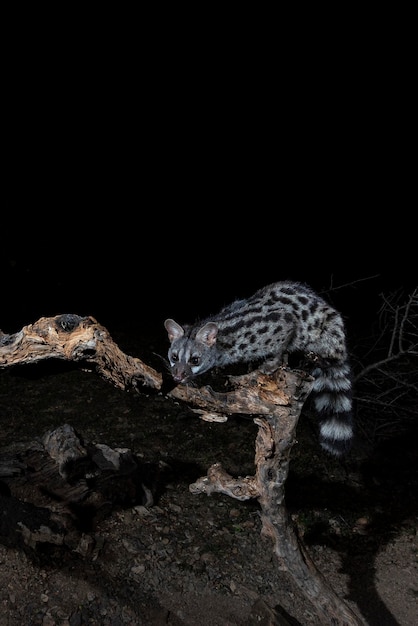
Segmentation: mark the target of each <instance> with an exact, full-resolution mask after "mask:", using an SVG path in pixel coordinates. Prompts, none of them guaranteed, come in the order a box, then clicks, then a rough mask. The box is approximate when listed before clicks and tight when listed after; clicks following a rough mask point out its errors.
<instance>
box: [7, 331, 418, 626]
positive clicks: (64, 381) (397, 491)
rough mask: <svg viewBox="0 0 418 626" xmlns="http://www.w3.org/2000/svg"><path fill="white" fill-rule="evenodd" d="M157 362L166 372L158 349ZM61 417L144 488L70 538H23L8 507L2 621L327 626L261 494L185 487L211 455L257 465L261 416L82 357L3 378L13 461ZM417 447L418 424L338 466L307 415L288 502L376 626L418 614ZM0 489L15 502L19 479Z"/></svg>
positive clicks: (124, 342) (311, 547) (129, 347)
mask: <svg viewBox="0 0 418 626" xmlns="http://www.w3.org/2000/svg"><path fill="white" fill-rule="evenodd" d="M109 330H111V329H109ZM111 334H112V336H113V338H114V339H115V341H117V342H118V343H119V345H120V347H121V348H122V349H123V350H125V351H126V352H128V353H129V354H132V355H135V356H139V357H140V358H141V359H143V360H144V361H145V362H150V361H152V359H153V358H154V359H155V353H157V354H162V353H163V350H164V348H163V347H162V346H160V345H158V342H155V343H152V341H151V342H150V341H149V337H147V338H144V337H142V338H140V337H133V336H132V335H129V336H128V335H127V334H123V333H120V334H117V333H113V332H111ZM144 342H146V343H144ZM144 346H146V347H144ZM153 365H154V366H155V367H159V368H160V370H161V367H162V365H161V360H158V358H157V359H155V362H154V363H153ZM63 424H69V425H71V426H72V427H73V428H74V429H75V430H76V431H77V432H78V433H79V434H80V436H81V437H82V438H83V440H84V441H85V442H91V443H92V444H97V443H99V444H106V445H107V446H109V447H111V448H112V449H120V448H126V449H129V450H130V451H131V452H132V454H133V455H134V458H135V459H136V460H137V462H138V464H140V465H141V464H142V465H143V467H146V468H147V470H148V474H147V476H146V477H145V478H144V490H143V491H142V492H138V491H135V490H134V491H133V492H132V493H131V495H130V496H129V497H128V496H126V494H125V492H123V493H124V494H125V495H124V497H121V502H119V503H116V504H113V505H112V506H110V507H108V508H107V509H106V510H102V512H101V514H100V515H99V516H97V515H96V516H95V517H94V518H93V519H92V520H90V521H91V524H89V525H87V524H86V527H85V529H84V532H83V533H82V537H81V540H80V541H79V542H78V543H77V545H70V546H68V545H52V546H51V545H50V544H48V543H47V542H45V543H43V544H42V543H39V544H36V545H32V546H31V545H24V544H23V542H21V541H20V542H19V541H17V542H15V543H13V542H12V541H11V540H10V537H9V536H8V535H7V531H5V530H4V529H5V528H7V523H8V520H5V519H4V517H5V511H6V509H5V508H4V510H3V519H2V525H1V526H0V527H1V528H2V529H3V534H2V536H0V602H1V611H0V625H1V626H3V625H4V626H37V625H42V626H68V625H70V626H84V625H87V624H88V625H92V626H95V625H97V626H98V625H101V626H102V625H103V626H119V625H122V624H126V625H130V626H133V625H138V626H162V625H168V626H196V625H199V626H252V625H255V624H258V625H260V624H268V623H270V624H273V623H274V622H276V623H278V622H279V621H280V619H281V618H283V620H284V619H286V620H287V622H288V623H289V624H291V625H296V624H299V625H302V626H320V622H319V621H318V619H317V617H316V615H315V612H314V610H313V607H312V606H311V605H310V604H309V602H308V601H307V600H306V598H305V597H304V596H303V594H302V593H301V591H300V590H299V589H298V588H297V587H296V586H295V584H294V582H293V581H292V579H290V578H289V577H288V575H287V574H286V572H284V571H281V570H280V569H279V567H278V563H277V561H276V559H275V557H274V556H273V554H272V546H271V545H270V543H269V541H268V540H267V539H265V538H263V537H262V536H261V534H260V530H261V523H260V516H259V508H258V504H257V502H251V501H250V502H239V501H237V500H232V499H231V498H229V497H227V496H224V495H221V494H214V495H212V496H210V497H208V496H205V495H193V494H192V493H191V492H190V490H189V485H190V484H191V483H193V482H194V481H195V480H196V479H197V478H198V477H200V476H203V475H205V474H206V471H207V468H208V467H209V466H210V465H212V463H214V462H215V461H220V462H222V464H223V465H224V466H225V468H226V469H227V470H228V471H229V472H230V473H231V474H234V475H249V474H252V473H253V470H254V466H253V456H254V440H255V435H256V426H255V425H254V423H253V422H252V420H250V419H244V418H238V417H232V418H230V419H229V420H228V422H226V423H224V424H219V423H208V422H203V421H201V420H199V419H198V418H197V417H196V415H194V414H193V413H191V412H190V411H189V410H188V409H187V407H184V406H181V405H180V404H179V403H176V402H173V400H170V399H168V398H167V397H166V396H165V395H164V394H163V393H148V392H147V391H146V390H144V392H143V393H140V394H133V393H128V392H124V391H121V390H118V389H115V388H113V387H112V386H111V385H110V384H109V383H107V382H105V381H103V380H102V379H100V378H99V377H97V376H96V375H95V374H94V373H91V372H86V371H83V370H82V369H80V368H77V367H74V366H73V365H71V364H70V365H69V366H67V365H63V364H62V363H51V362H49V363H44V364H37V365H33V366H26V367H18V368H13V369H7V368H6V369H5V370H3V371H2V372H1V373H0V448H1V454H2V456H3V457H6V456H7V455H9V456H10V455H15V457H18V458H21V459H24V458H26V457H25V454H26V451H27V450H28V449H29V448H30V447H31V446H33V445H37V444H36V442H38V443H39V441H40V440H41V439H42V435H43V434H44V433H45V432H47V431H50V430H51V429H54V428H57V427H59V426H61V425H63ZM417 443H418V436H417V431H416V429H415V431H411V430H409V431H408V432H403V431H402V432H400V435H399V437H398V436H393V437H392V438H389V439H387V438H386V439H385V438H383V439H382V440H378V441H376V445H370V442H369V441H368V440H367V439H366V438H363V436H362V432H359V433H358V438H357V441H356V444H355V447H354V449H353V451H352V452H351V453H350V455H349V457H347V458H346V459H345V460H344V461H336V460H334V459H330V458H329V457H327V456H325V455H324V454H323V453H322V452H321V450H320V449H319V447H318V445H317V440H316V432H315V423H314V421H313V419H312V418H311V416H310V415H309V413H307V414H306V415H303V416H302V418H301V421H300V423H299V427H298V443H297V445H296V446H295V448H294V457H293V459H292V463H291V471H290V475H289V479H288V483H287V496H286V497H287V505H288V508H289V510H290V513H291V515H292V519H293V522H294V524H295V526H296V527H297V529H298V532H299V533H300V535H301V536H302V537H303V540H304V543H305V545H306V547H307V549H308V551H309V553H310V555H311V556H312V558H313V560H314V562H315V564H316V565H317V567H318V568H319V569H320V571H321V572H322V573H323V575H324V576H325V577H326V579H327V580H328V581H329V583H330V584H331V585H332V587H333V588H334V590H335V591H336V592H337V593H338V594H339V595H340V596H341V597H342V598H343V599H344V600H345V601H346V603H347V604H348V605H349V606H350V607H351V608H352V609H353V610H355V611H356V612H357V613H358V614H359V615H360V616H361V617H362V618H363V620H364V622H365V623H366V624H369V625H370V626H415V625H416V624H417V623H418V578H417V570H418V567H417V547H418V543H417V512H418V509H417V502H418V496H417V494H418V489H417V487H418V478H417V471H416V470H417V456H416V449H417ZM19 455H20V457H19ZM0 485H1V486H2V491H1V493H2V496H3V498H8V493H9V492H8V480H6V479H5V480H3V481H2V482H1V483H0ZM36 489H37V487H36V485H35V484H34V485H33V488H32V491H31V489H30V481H29V482H28V487H27V491H26V495H25V502H24V503H23V504H24V505H25V506H29V505H30V504H31V503H36V502H37V501H38V500H39V497H40V496H39V493H37V492H36ZM3 501H4V500H3ZM269 620H270V621H269Z"/></svg>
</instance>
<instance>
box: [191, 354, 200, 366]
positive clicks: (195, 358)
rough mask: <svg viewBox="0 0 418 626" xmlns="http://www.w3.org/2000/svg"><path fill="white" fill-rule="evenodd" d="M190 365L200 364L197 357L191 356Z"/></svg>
mask: <svg viewBox="0 0 418 626" xmlns="http://www.w3.org/2000/svg"><path fill="white" fill-rule="evenodd" d="M190 363H191V364H192V365H199V363H200V358H199V357H198V356H192V358H191V359H190Z"/></svg>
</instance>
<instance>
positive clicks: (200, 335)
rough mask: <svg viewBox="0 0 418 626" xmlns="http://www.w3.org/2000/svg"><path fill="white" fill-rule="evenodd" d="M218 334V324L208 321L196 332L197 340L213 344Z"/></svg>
mask: <svg viewBox="0 0 418 626" xmlns="http://www.w3.org/2000/svg"><path fill="white" fill-rule="evenodd" d="M217 336H218V325H217V324H215V322H208V323H207V324H205V325H204V326H202V328H201V329H200V330H199V331H198V332H197V333H196V341H200V342H201V343H205V344H206V345H207V346H209V347H210V346H213V344H214V343H215V342H216V337H217Z"/></svg>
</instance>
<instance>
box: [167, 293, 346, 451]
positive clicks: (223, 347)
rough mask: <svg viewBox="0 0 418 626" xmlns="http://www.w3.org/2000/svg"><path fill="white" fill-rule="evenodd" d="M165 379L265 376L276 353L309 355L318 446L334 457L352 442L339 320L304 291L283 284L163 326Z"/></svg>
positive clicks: (273, 364) (274, 362)
mask: <svg viewBox="0 0 418 626" xmlns="http://www.w3.org/2000/svg"><path fill="white" fill-rule="evenodd" d="M164 325H165V328H166V330H167V333H168V338H169V341H170V347H169V350H168V359H169V362H170V366H171V373H172V376H173V379H174V380H175V381H176V382H177V383H185V382H187V381H189V380H190V379H192V378H194V377H195V376H198V375H200V374H203V373H204V372H207V371H209V370H210V369H212V368H213V367H224V366H226V365H229V364H234V363H252V362H258V363H261V369H262V370H263V371H264V372H266V373H272V372H273V371H274V370H275V369H277V368H278V367H279V366H280V365H281V364H282V363H283V357H284V355H286V354H287V355H289V354H292V353H295V352H300V353H304V354H306V355H309V356H310V358H312V357H314V361H315V363H314V366H313V368H312V370H311V374H312V376H313V377H314V385H313V389H312V400H313V405H314V408H315V409H316V412H317V414H318V417H319V439H320V443H321V445H322V447H323V448H324V449H325V450H327V451H328V452H329V453H331V454H334V455H336V456H340V455H341V454H343V453H345V452H347V451H348V449H349V448H350V446H351V442H352V439H353V418H352V385H351V370H350V366H349V362H348V356H347V347H346V333H345V328H344V322H343V319H342V317H341V315H340V313H338V311H336V310H335V309H334V308H333V307H332V306H330V304H328V303H327V302H326V301H325V300H324V299H323V298H322V297H320V296H319V295H318V294H317V293H315V292H314V291H313V290H312V289H311V288H310V287H308V286H307V285H303V284H301V283H297V282H290V281H283V282H278V283H273V284H271V285H267V286H266V287H263V288H262V289H260V290H259V291H257V292H256V293H255V294H254V295H253V296H251V297H250V298H248V299H246V300H237V301H235V302H233V303H232V304H230V305H228V306H226V307H224V308H223V309H222V310H221V311H220V312H219V313H217V314H216V315H213V316H211V317H210V318H208V319H206V320H204V321H201V322H198V323H196V324H194V325H190V326H180V325H179V324H178V323H177V322H175V321H174V320H172V319H167V320H165V322H164Z"/></svg>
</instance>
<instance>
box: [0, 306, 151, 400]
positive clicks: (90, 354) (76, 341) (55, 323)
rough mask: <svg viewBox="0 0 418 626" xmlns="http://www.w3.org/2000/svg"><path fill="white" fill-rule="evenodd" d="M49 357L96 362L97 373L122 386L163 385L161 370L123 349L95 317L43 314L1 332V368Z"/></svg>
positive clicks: (125, 387) (121, 387) (89, 362)
mask: <svg viewBox="0 0 418 626" xmlns="http://www.w3.org/2000/svg"><path fill="white" fill-rule="evenodd" d="M45 359H63V360H65V361H75V362H85V363H88V364H93V363H94V364H95V366H96V369H97V372H98V373H99V374H100V375H101V376H102V377H103V378H105V379H106V380H108V381H110V382H112V383H113V384H114V385H115V386H116V387H119V388H120V389H127V388H129V387H137V386H138V385H139V384H142V385H146V386H147V387H152V388H153V389H160V387H161V384H162V376H161V374H160V373H159V372H157V371H155V370H154V369H153V368H152V367H149V366H148V365H145V363H143V362H142V361H141V360H140V359H138V358H134V357H131V356H129V355H127V354H125V353H124V352H122V350H121V349H120V348H119V347H118V346H117V344H115V342H114V341H113V340H112V338H111V336H110V334H109V332H108V331H107V330H106V328H105V327H104V326H101V325H100V324H98V323H97V321H96V320H95V319H94V318H93V317H80V316H79V315H72V314H65V315H57V316H56V317H41V318H40V319H39V320H38V321H37V322H35V323H34V324H30V325H28V326H24V327H23V328H22V330H20V331H19V332H17V333H15V334H12V335H6V334H5V333H2V332H1V331H0V368H4V367H7V366H10V365H17V364H23V363H37V362H38V361H42V360H45Z"/></svg>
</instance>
